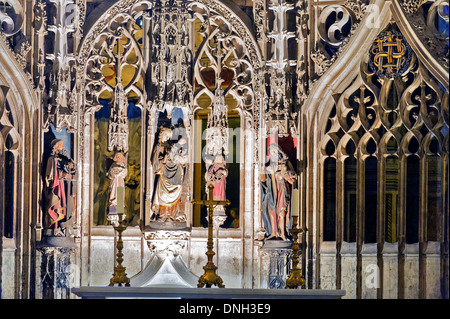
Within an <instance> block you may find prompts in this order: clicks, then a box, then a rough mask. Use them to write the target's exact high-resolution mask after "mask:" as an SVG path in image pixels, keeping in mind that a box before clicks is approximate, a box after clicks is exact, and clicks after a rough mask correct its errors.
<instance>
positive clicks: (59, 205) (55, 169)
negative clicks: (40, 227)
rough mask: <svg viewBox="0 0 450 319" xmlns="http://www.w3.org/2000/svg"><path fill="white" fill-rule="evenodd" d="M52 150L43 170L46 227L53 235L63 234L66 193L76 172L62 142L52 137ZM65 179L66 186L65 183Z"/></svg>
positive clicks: (66, 211) (66, 205)
mask: <svg viewBox="0 0 450 319" xmlns="http://www.w3.org/2000/svg"><path fill="white" fill-rule="evenodd" d="M51 147H52V152H51V154H50V157H49V159H48V161H47V167H46V171H45V187H46V212H47V214H46V228H47V229H49V230H53V235H54V236H64V228H65V227H64V226H63V225H62V222H63V220H65V219H66V215H67V213H70V214H71V213H72V212H68V207H72V205H68V200H71V198H70V197H69V199H68V198H67V195H69V196H70V195H71V190H70V187H71V182H70V181H67V180H71V179H73V177H74V175H75V173H76V164H75V162H74V161H73V160H72V159H71V158H70V156H69V154H68V153H67V151H66V150H65V149H64V142H63V141H62V140H60V139H54V140H53V141H52V142H51ZM65 181H67V187H66V184H65ZM67 188H68V189H67Z"/></svg>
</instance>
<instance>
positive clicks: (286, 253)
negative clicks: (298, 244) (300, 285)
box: [261, 240, 292, 289]
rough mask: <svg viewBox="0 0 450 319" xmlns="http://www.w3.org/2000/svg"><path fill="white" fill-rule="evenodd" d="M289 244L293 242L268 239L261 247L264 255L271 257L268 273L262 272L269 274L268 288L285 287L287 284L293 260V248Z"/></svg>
mask: <svg viewBox="0 0 450 319" xmlns="http://www.w3.org/2000/svg"><path fill="white" fill-rule="evenodd" d="M277 244H278V247H277ZM287 245H290V246H291V245H292V243H291V242H285V241H281V240H272V241H266V242H265V243H264V246H263V247H262V248H261V251H262V257H263V258H265V257H266V256H268V257H269V269H268V273H266V274H263V273H262V274H261V275H262V276H267V288H269V289H284V288H285V286H286V280H287V279H288V278H289V274H290V271H291V260H292V249H291V248H290V247H289V246H287ZM286 246H287V247H286ZM262 271H264V270H262ZM266 271H267V270H266Z"/></svg>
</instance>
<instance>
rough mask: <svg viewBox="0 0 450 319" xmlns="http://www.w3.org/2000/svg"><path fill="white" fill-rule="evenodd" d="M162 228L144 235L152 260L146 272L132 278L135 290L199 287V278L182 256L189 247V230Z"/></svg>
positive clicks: (150, 230) (145, 269)
mask: <svg viewBox="0 0 450 319" xmlns="http://www.w3.org/2000/svg"><path fill="white" fill-rule="evenodd" d="M153 226H155V225H153ZM158 226H160V228H159V229H157V228H153V227H152V228H151V229H148V230H146V231H144V238H145V240H146V242H147V245H148V248H149V249H150V252H151V253H152V257H151V258H150V261H149V262H148V264H147V266H146V267H145V268H144V270H142V271H141V272H139V273H138V274H136V275H135V276H133V277H132V278H131V280H130V285H131V287H162V286H164V287H191V288H192V287H196V286H197V283H198V276H196V275H194V274H193V273H192V272H191V271H189V269H188V268H187V267H186V264H185V263H184V261H183V260H182V258H181V256H180V254H181V253H182V251H183V250H184V249H186V247H187V244H188V241H189V237H190V232H189V230H187V229H170V227H168V226H170V225H167V224H164V225H158ZM161 226H162V227H161ZM166 226H167V227H166ZM172 226H173V225H172Z"/></svg>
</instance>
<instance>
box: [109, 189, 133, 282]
mask: <svg viewBox="0 0 450 319" xmlns="http://www.w3.org/2000/svg"><path fill="white" fill-rule="evenodd" d="M119 188H120V187H119ZM121 191H123V190H121V189H119V191H118V193H119V192H121ZM118 197H119V198H121V199H122V203H123V193H122V194H121V196H120V195H119V196H118ZM119 201H121V200H120V199H118V202H119ZM119 205H120V204H119ZM119 205H118V206H119ZM122 205H123V204H122ZM122 207H123V206H122ZM117 213H118V214H117V215H118V217H119V222H118V223H117V224H113V227H114V230H115V231H116V232H117V255H116V256H117V259H116V260H117V266H115V267H114V274H113V277H112V278H111V280H110V281H109V286H110V287H113V286H114V285H115V284H118V286H119V287H122V284H125V287H129V286H130V279H129V278H128V277H127V274H126V273H125V269H126V268H125V267H124V266H122V262H123V253H122V249H123V240H122V233H123V232H124V231H125V229H126V228H127V226H125V225H124V223H123V211H122V208H121V209H120V211H118V212H117Z"/></svg>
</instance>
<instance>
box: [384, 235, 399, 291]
mask: <svg viewBox="0 0 450 319" xmlns="http://www.w3.org/2000/svg"><path fill="white" fill-rule="evenodd" d="M397 296H398V244H397V243H395V244H390V243H385V244H384V248H383V299H396V298H397Z"/></svg>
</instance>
